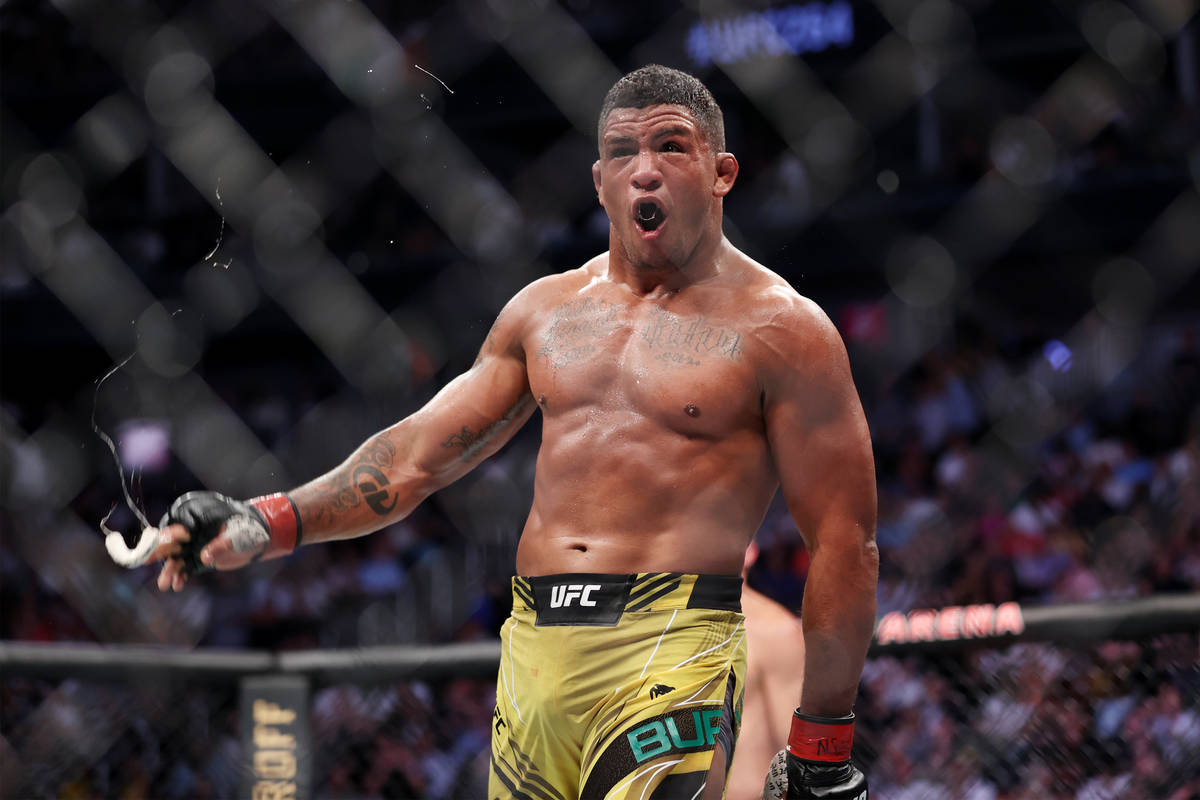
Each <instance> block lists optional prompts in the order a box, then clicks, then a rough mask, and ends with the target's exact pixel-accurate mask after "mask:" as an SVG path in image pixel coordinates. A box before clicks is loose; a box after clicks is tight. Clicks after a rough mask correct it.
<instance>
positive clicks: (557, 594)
mask: <svg viewBox="0 0 1200 800" xmlns="http://www.w3.org/2000/svg"><path fill="white" fill-rule="evenodd" d="M599 588H600V584H598V583H589V584H582V583H572V584H560V585H558V586H551V587H550V607H551V608H566V607H568V606H570V605H571V603H573V602H574V601H576V600H578V601H579V605H581V606H594V605H596V601H595V600H593V599H592V592H594V591H596V590H597V589H599Z"/></svg>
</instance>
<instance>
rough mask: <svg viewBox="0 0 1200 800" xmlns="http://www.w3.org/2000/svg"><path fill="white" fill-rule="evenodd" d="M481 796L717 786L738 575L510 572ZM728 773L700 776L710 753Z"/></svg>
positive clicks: (726, 730)
mask: <svg viewBox="0 0 1200 800" xmlns="http://www.w3.org/2000/svg"><path fill="white" fill-rule="evenodd" d="M512 585H513V611H512V616H510V617H509V618H508V620H506V621H505V623H504V627H503V628H502V629H501V633H500V640H501V646H502V649H501V657H500V674H499V677H498V679H497V682H496V711H495V715H494V718H493V720H492V722H493V726H492V765H491V776H490V780H489V785H488V797H489V798H491V799H492V800H605V799H606V798H607V800H618V799H621V800H666V799H667V798H669V799H670V800H674V799H675V798H680V800H691V799H692V798H694V797H696V796H697V795H698V793H699V792H700V790H701V789H702V788H703V787H704V786H705V784H706V782H707V781H709V780H719V781H720V782H721V783H722V785H724V783H725V777H726V771H727V770H728V766H729V762H730V761H731V760H732V758H733V745H734V741H735V740H736V738H737V731H738V725H739V722H740V720H741V715H742V695H743V687H744V685H745V677H746V643H745V640H746V636H745V632H746V628H745V625H744V624H743V623H744V617H743V616H742V613H741V592H742V579H741V578H738V577H733V576H726V575H684V574H681V573H675V572H669V573H668V572H656V573H639V574H636V575H598V574H591V573H573V574H563V575H547V576H542V577H536V578H513V581H512ZM718 743H719V744H720V745H721V749H722V750H723V751H724V753H725V767H724V769H723V770H722V771H721V772H720V774H719V775H717V774H713V775H710V774H709V766H710V764H711V762H712V757H713V748H714V746H715V745H716V744H718Z"/></svg>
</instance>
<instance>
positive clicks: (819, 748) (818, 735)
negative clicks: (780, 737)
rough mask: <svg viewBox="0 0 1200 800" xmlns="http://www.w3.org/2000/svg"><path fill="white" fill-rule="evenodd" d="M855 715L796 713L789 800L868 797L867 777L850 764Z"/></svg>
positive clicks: (859, 799)
mask: <svg viewBox="0 0 1200 800" xmlns="http://www.w3.org/2000/svg"><path fill="white" fill-rule="evenodd" d="M853 745H854V714H850V715H849V716H846V717H817V716H813V715H811V714H801V713H800V710H799V709H796V713H795V714H793V715H792V729H791V732H790V734H789V735H788V745H787V798H788V800H867V777H866V776H865V775H863V773H862V771H861V770H859V769H858V768H857V767H855V766H854V765H853V764H851V763H850V750H851V748H852V747H853Z"/></svg>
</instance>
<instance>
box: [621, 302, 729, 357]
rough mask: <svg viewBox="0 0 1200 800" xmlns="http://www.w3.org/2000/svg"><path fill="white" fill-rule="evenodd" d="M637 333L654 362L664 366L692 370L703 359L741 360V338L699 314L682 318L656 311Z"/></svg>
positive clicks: (666, 312) (667, 312)
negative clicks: (705, 357)
mask: <svg viewBox="0 0 1200 800" xmlns="http://www.w3.org/2000/svg"><path fill="white" fill-rule="evenodd" d="M641 333H642V341H643V342H645V344H646V348H647V349H648V350H650V351H651V352H652V353H654V359H655V360H656V361H660V362H662V363H664V364H669V365H675V366H682V367H694V366H698V365H699V364H700V362H701V360H702V358H703V357H704V356H715V357H718V358H723V359H726V360H728V361H741V360H742V349H743V346H742V334H741V333H740V332H738V331H736V330H734V329H732V328H726V327H724V326H722V325H719V324H714V323H713V322H711V321H709V319H708V318H706V317H705V316H704V315H703V314H700V315H698V316H695V317H683V316H680V315H678V314H672V313H671V312H669V311H663V310H662V309H656V310H655V312H654V314H653V315H652V316H651V317H650V319H649V320H648V322H647V323H646V325H645V327H644V328H643V329H642V332H641Z"/></svg>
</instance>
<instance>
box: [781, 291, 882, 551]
mask: <svg viewBox="0 0 1200 800" xmlns="http://www.w3.org/2000/svg"><path fill="white" fill-rule="evenodd" d="M797 327H798V328H799V329H798V330H795V331H794V332H793V333H792V335H793V336H794V337H795V340H796V341H795V343H794V344H793V346H792V347H791V348H790V349H788V348H787V347H786V345H784V347H783V348H781V349H782V350H783V352H782V354H781V355H782V356H783V358H781V361H782V363H783V366H781V367H780V368H778V369H777V370H776V371H775V372H774V373H773V374H772V380H771V383H770V385H769V386H768V387H767V390H766V396H765V414H766V425H767V438H768V441H769V443H770V447H771V454H772V458H773V460H774V463H775V467H776V470H777V472H778V475H779V482H780V486H781V488H782V491H783V494H784V498H785V499H786V501H787V504H788V509H789V510H790V511H791V514H792V516H793V518H794V519H795V521H796V525H797V527H798V528H799V529H800V533H801V535H802V536H803V537H804V539H805V542H806V544H807V545H808V547H809V549H810V551H814V552H815V551H816V550H817V549H819V548H820V547H821V546H822V545H823V544H826V543H829V542H830V541H840V542H842V543H843V544H856V545H863V544H869V543H872V542H873V540H874V532H875V507H876V496H875V465H874V457H873V455H872V451H871V438H870V432H869V430H868V428H867V421H866V417H865V415H864V413H863V408H862V403H861V402H860V400H859V397H858V392H857V390H856V389H855V386H854V381H853V377H852V376H851V373H850V362H849V359H848V358H847V356H846V349H845V346H844V345H843V344H842V341H841V337H840V336H838V333H837V331H836V329H834V327H833V325H832V323H830V322H829V321H828V319H827V318H825V317H824V315H823V314H822V315H820V316H819V317H817V318H816V320H815V321H814V322H810V323H809V324H807V325H805V326H803V327H799V326H797Z"/></svg>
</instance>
